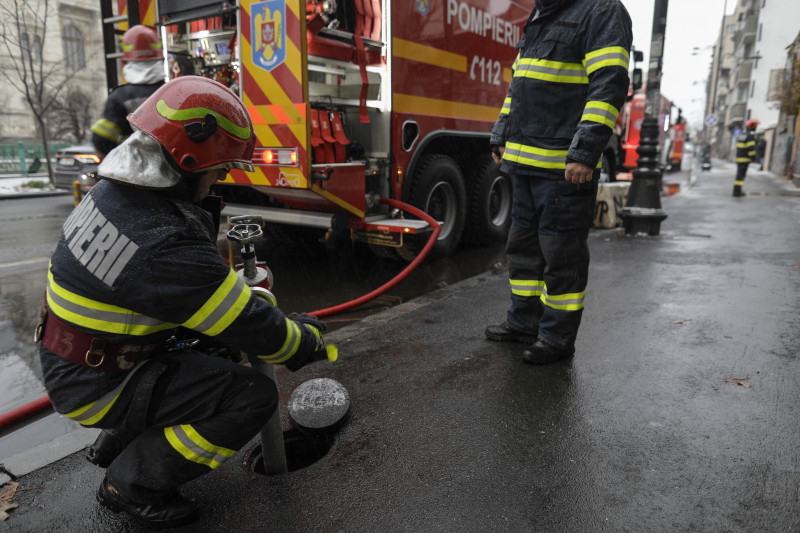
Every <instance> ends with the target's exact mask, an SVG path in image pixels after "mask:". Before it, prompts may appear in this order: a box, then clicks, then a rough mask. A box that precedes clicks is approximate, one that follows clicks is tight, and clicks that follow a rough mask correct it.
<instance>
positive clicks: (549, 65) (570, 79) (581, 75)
mask: <svg viewBox="0 0 800 533" xmlns="http://www.w3.org/2000/svg"><path fill="white" fill-rule="evenodd" d="M514 77H515V78H533V79H537V80H543V81H552V82H556V83H579V84H586V83H589V77H588V76H587V75H586V71H585V70H584V69H583V65H582V64H580V63H563V62H561V61H551V60H549V59H531V58H521V59H520V60H519V62H518V63H517V69H516V70H515V71H514Z"/></svg>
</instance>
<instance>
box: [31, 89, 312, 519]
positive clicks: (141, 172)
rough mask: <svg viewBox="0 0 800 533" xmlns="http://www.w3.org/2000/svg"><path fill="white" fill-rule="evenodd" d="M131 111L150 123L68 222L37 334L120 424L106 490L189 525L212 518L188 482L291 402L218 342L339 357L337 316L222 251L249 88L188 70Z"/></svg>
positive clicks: (56, 377)
mask: <svg viewBox="0 0 800 533" xmlns="http://www.w3.org/2000/svg"><path fill="white" fill-rule="evenodd" d="M128 120H129V121H130V123H131V125H132V126H133V127H134V133H133V134H132V135H131V136H130V137H128V138H127V139H126V140H125V141H124V142H123V143H122V144H121V145H120V146H118V147H117V148H115V149H114V150H112V151H111V152H110V153H109V154H108V156H107V157H106V158H105V159H104V160H103V162H102V163H101V165H100V167H99V171H98V173H99V175H100V177H101V178H102V179H101V181H100V182H99V183H98V184H97V185H96V186H95V187H94V188H93V189H92V190H91V192H89V194H87V196H86V197H85V198H84V199H83V201H82V202H81V203H80V205H79V206H78V207H77V208H76V209H75V210H74V212H73V213H72V214H71V215H70V217H69V218H68V219H67V221H66V222H65V224H64V227H63V230H62V234H61V238H60V240H59V242H58V245H57V247H56V250H55V253H54V254H53V257H52V260H51V263H50V268H49V271H48V279H47V291H46V298H45V305H44V308H43V312H42V315H43V320H42V322H41V324H40V325H39V327H38V328H37V335H38V338H39V339H40V341H41V347H40V358H41V363H42V369H43V373H44V381H45V386H46V388H47V392H48V394H49V396H50V399H51V401H52V403H53V405H54V407H55V409H56V410H57V411H58V412H59V413H62V414H64V415H66V416H67V417H68V418H70V419H72V420H74V421H76V422H79V423H80V424H82V425H83V426H86V427H92V428H102V429H103V430H104V431H103V432H102V433H101V435H100V437H99V438H98V440H97V442H96V443H95V445H94V446H93V447H92V448H91V450H90V460H92V461H93V462H95V463H96V464H98V465H100V466H103V467H107V471H106V476H105V479H104V480H103V482H102V484H101V486H100V487H99V489H98V492H97V499H98V501H99V502H100V503H101V504H102V505H104V506H106V507H108V508H110V509H112V510H114V511H117V512H119V511H124V512H126V513H128V514H130V515H132V516H133V517H134V518H136V519H138V520H139V521H141V522H143V523H144V524H145V525H147V526H149V527H173V526H177V525H182V524H185V523H188V522H190V521H192V520H193V519H194V518H196V516H197V509H196V507H195V505H194V504H193V503H192V502H191V501H189V500H187V499H184V498H183V497H182V496H181V495H180V494H179V493H178V491H177V488H178V486H180V485H181V484H183V483H186V482H187V481H189V480H192V479H195V478H197V477H198V476H201V475H202V474H204V473H207V472H209V471H211V470H213V469H214V468H217V467H218V466H220V464H222V463H223V462H224V461H225V460H226V459H228V458H229V457H231V456H232V455H234V453H235V452H236V451H237V450H239V449H240V448H241V447H242V446H244V445H245V444H246V443H247V442H248V441H249V440H250V439H251V438H253V437H254V436H255V435H256V433H257V432H258V431H259V430H260V428H261V427H262V426H263V425H264V423H265V422H266V421H267V420H268V419H269V417H270V416H271V414H272V413H273V412H274V410H275V409H276V407H277V404H278V393H277V388H276V386H275V383H274V382H273V381H272V380H270V379H269V378H267V377H265V376H264V375H262V374H260V373H258V372H256V371H255V370H253V369H251V368H249V367H247V366H244V365H241V364H236V363H234V362H232V361H230V360H228V359H227V358H224V357H219V356H218V355H216V354H215V352H217V351H219V347H220V346H224V347H227V348H230V349H231V350H235V351H236V353H239V351H242V352H245V353H247V354H257V356H258V357H260V358H261V359H262V360H264V361H267V362H269V363H281V364H285V365H286V366H287V367H288V368H289V369H290V370H292V371H294V370H297V369H299V368H301V367H302V366H304V365H305V364H307V363H309V362H312V361H318V360H324V359H326V358H327V357H326V352H325V344H324V342H323V339H322V335H321V333H322V331H323V330H324V328H325V325H324V323H323V322H322V321H320V320H318V319H316V318H315V317H312V316H308V315H290V316H289V317H287V316H285V315H284V314H283V313H282V312H281V311H280V310H279V309H277V308H276V307H274V306H272V305H270V304H269V303H267V302H265V301H264V300H262V299H260V298H257V297H256V296H254V294H253V293H252V292H251V290H250V288H249V287H248V286H247V285H246V284H244V283H243V282H242V281H241V280H240V279H239V278H238V277H237V275H236V273H235V272H234V271H233V270H232V269H231V268H229V267H228V266H226V265H225V263H224V262H223V260H222V258H221V256H220V255H219V253H218V251H217V247H216V237H217V231H218V230H217V226H218V224H219V217H220V202H219V199H217V198H214V197H212V196H208V191H209V187H210V186H211V185H212V184H213V183H214V182H215V181H216V180H219V179H223V178H224V177H225V175H226V174H227V173H228V171H229V170H230V169H232V168H238V169H244V170H249V171H252V170H253V166H252V154H253V147H254V145H255V134H254V132H253V126H252V123H251V120H250V117H249V116H248V114H247V111H246V109H245V106H244V105H243V104H242V102H241V101H240V100H239V99H238V98H237V97H236V96H235V95H234V94H233V93H232V92H231V91H229V90H228V89H227V88H225V87H224V86H223V85H221V84H219V83H217V82H214V81H211V80H209V79H206V78H201V77H196V76H186V77H181V78H177V79H175V80H174V81H171V82H168V83H167V84H165V85H164V86H162V87H161V88H160V89H159V90H158V91H156V92H155V93H153V95H152V96H151V97H150V98H148V99H147V100H145V101H144V102H143V103H142V105H141V106H140V107H139V108H137V109H136V110H135V111H134V112H133V113H131V114H130V115H129V116H128ZM176 339H177V340H176ZM194 339H203V340H201V341H200V342H199V343H197V342H196V341H195V340H194Z"/></svg>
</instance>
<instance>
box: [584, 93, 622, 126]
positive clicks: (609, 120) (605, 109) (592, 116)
mask: <svg viewBox="0 0 800 533" xmlns="http://www.w3.org/2000/svg"><path fill="white" fill-rule="evenodd" d="M618 116H619V109H617V108H616V107H614V106H613V105H611V104H609V103H606V102H602V101H599V100H590V101H588V102H586V105H585V106H584V108H583V116H581V120H588V121H590V122H599V123H600V124H605V125H606V126H608V127H609V128H611V129H614V124H615V123H616V122H617V117H618Z"/></svg>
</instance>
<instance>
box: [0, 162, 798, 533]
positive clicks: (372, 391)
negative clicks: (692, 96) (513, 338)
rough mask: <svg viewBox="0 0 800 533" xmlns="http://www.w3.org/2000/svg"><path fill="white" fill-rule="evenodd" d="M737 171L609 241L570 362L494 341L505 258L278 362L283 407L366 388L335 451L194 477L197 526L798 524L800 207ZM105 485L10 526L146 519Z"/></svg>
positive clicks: (23, 495)
mask: <svg viewBox="0 0 800 533" xmlns="http://www.w3.org/2000/svg"><path fill="white" fill-rule="evenodd" d="M732 181H733V165H730V164H725V163H722V162H715V168H714V170H713V171H712V172H711V173H703V174H700V175H699V177H698V180H697V182H696V183H695V184H694V186H693V187H692V188H690V189H689V188H685V187H683V189H682V192H681V193H680V194H678V195H676V196H673V197H669V198H663V199H662V205H663V207H664V209H665V211H666V212H667V213H668V214H669V218H668V219H667V220H666V221H665V222H664V223H663V224H662V226H661V235H659V236H658V237H647V236H634V237H630V236H625V235H624V234H623V233H622V232H619V231H616V230H609V231H603V232H592V235H591V237H590V248H591V252H592V266H591V271H590V281H589V289H588V291H587V303H586V313H585V314H584V323H583V326H582V328H581V332H580V335H579V339H578V345H577V353H576V357H575V358H574V360H572V361H570V362H566V363H559V364H555V365H550V366H547V367H532V366H529V365H527V364H525V363H524V362H522V361H521V360H520V358H519V353H520V347H519V346H516V345H511V344H502V343H494V342H490V341H487V340H485V339H484V338H483V328H484V327H485V326H486V325H487V324H489V323H493V322H497V321H499V320H502V316H503V313H504V311H505V308H506V306H507V300H508V292H507V291H508V288H507V280H506V272H505V271H504V270H503V269H502V268H501V269H499V270H496V271H493V272H489V273H486V274H482V275H479V276H476V277H472V278H470V279H468V280H465V281H463V282H461V283H457V284H454V285H451V286H448V287H445V288H443V289H441V290H439V291H437V292H435V293H432V294H430V295H427V296H424V297H420V298H417V299H415V300H413V301H411V302H408V303H406V304H403V305H401V306H398V307H394V308H392V309H390V310H388V311H385V312H384V313H381V314H378V315H374V316H371V317H369V318H367V319H365V320H362V321H361V322H359V323H357V324H353V325H351V326H348V327H345V328H342V329H340V330H337V331H335V332H333V333H332V334H331V336H330V339H329V340H333V341H336V342H337V343H338V345H339V348H340V354H341V359H340V361H339V362H338V363H336V364H335V365H330V364H327V363H319V364H316V365H312V366H310V367H306V368H304V369H303V370H301V371H300V372H297V373H295V374H289V373H287V372H285V371H283V370H281V371H280V372H279V373H278V382H279V385H280V389H281V392H282V397H283V398H284V405H282V409H285V398H288V396H289V393H291V391H292V390H294V388H295V387H297V386H298V385H299V384H301V383H303V382H304V381H306V380H308V379H311V378H316V377H330V378H333V379H335V380H337V381H338V382H340V383H342V384H343V385H344V386H345V387H346V388H347V389H348V391H349V393H350V396H351V402H352V407H351V415H350V418H349V420H348V421H347V423H346V424H345V426H344V427H343V428H342V429H341V430H340V431H339V432H338V434H337V435H336V438H335V442H334V444H333V446H332V448H331V449H330V451H329V452H328V453H327V455H326V456H325V457H324V458H322V459H321V460H318V461H317V462H315V463H314V464H312V465H311V466H308V467H307V468H304V469H301V470H297V471H294V472H291V473H289V474H287V475H283V476H267V477H265V476H260V475H257V474H255V473H253V472H251V471H250V470H248V469H245V468H244V467H243V466H242V464H243V462H244V461H245V460H246V458H247V455H248V452H249V451H250V450H252V447H253V446H254V445H255V444H256V443H255V441H253V442H251V444H249V445H248V446H246V447H245V448H244V449H243V451H242V452H241V453H240V454H238V455H237V456H236V457H235V458H233V459H231V460H230V461H228V462H227V463H225V465H223V466H222V467H221V468H220V469H219V470H217V471H215V472H213V473H211V474H209V475H208V476H206V477H204V478H200V479H199V480H196V481H194V482H192V483H189V484H187V485H186V486H185V487H184V493H185V494H187V495H188V496H191V497H193V498H195V499H196V500H197V501H198V502H199V503H200V505H201V507H202V517H201V519H200V522H199V523H197V524H194V525H192V526H189V527H186V528H184V530H186V531H230V530H236V531H281V532H283V531H286V532H307V531H321V532H339V531H358V532H361V531H364V532H372V531H420V532H428V531H448V532H449V531H459V532H463V531H466V532H473V531H474V532H485V531H510V532H517V531H548V532H549V531H553V532H561V531H580V532H582V531H614V532H616V531H658V532H660V531H699V532H706V531H713V532H717V531H731V532H752V531H787V532H789V531H798V530H800V451H798V446H797V442H798V441H800V423H798V415H799V414H800V413H798V411H799V410H800V406H798V402H797V398H798V395H800V369H798V346H800V319H799V318H798V317H800V314H799V313H798V311H800V302H798V298H797V294H798V289H800V231H798V229H800V228H799V226H800V197H798V196H788V195H785V194H783V192H784V190H783V188H782V184H781V183H780V182H778V181H777V180H776V179H775V178H774V177H772V176H770V175H768V174H766V173H757V172H751V174H750V176H748V181H747V183H746V186H745V189H746V190H747V191H748V192H749V193H750V195H749V196H748V197H746V198H743V199H734V198H732V197H731V196H730V190H731V186H732ZM684 185H685V184H684ZM284 423H285V424H286V425H287V426H288V421H287V420H285V413H284ZM102 476H103V473H102V471H101V470H100V469H97V468H96V467H93V466H92V465H89V464H88V463H86V462H85V461H83V459H82V458H81V454H80V453H78V454H74V455H71V456H69V457H67V458H66V459H64V460H62V461H59V462H57V463H55V464H53V465H51V466H48V467H46V468H43V469H40V470H37V471H35V472H33V473H31V474H28V475H25V476H23V477H22V478H21V480H20V482H21V485H20V488H25V489H28V490H26V491H25V492H18V493H17V495H16V496H15V499H14V501H15V502H17V503H19V505H20V507H19V508H18V509H15V510H14V511H12V512H13V513H14V514H13V517H12V519H11V520H9V521H7V522H3V523H0V531H3V530H8V531H12V530H13V531H45V530H46V531H108V530H111V529H113V530H115V531H136V530H138V528H137V527H136V526H135V525H134V524H133V523H132V522H131V521H130V520H129V519H127V518H125V517H120V516H117V515H113V514H112V513H109V512H107V511H106V510H104V509H102V508H100V507H98V506H97V504H96V503H95V502H94V495H93V493H94V490H95V489H96V487H97V485H98V484H99V482H100V480H101V479H102ZM9 528H11V529H9Z"/></svg>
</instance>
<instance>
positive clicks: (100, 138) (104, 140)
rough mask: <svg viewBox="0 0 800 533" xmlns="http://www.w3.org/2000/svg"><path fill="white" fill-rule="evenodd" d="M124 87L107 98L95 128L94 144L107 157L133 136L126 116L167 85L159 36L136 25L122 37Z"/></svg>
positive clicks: (93, 131) (102, 155)
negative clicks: (165, 83)
mask: <svg viewBox="0 0 800 533" xmlns="http://www.w3.org/2000/svg"><path fill="white" fill-rule="evenodd" d="M122 62H123V63H122V75H123V78H124V80H125V85H120V86H119V87H115V88H114V89H113V90H112V91H111V94H109V95H108V100H106V105H105V108H104V109H103V116H102V117H100V118H99V119H98V120H97V122H95V123H94V124H92V127H91V128H90V129H91V131H92V144H93V145H94V148H95V150H97V153H98V154H100V156H101V157H105V156H106V155H107V154H108V153H109V152H110V151H111V150H113V149H114V148H116V147H117V146H118V145H119V144H120V143H121V142H122V141H124V140H125V139H127V138H128V136H129V135H130V134H131V133H133V130H132V129H131V126H130V124H128V119H127V116H128V115H129V114H130V113H131V112H132V111H133V110H134V109H136V108H137V107H139V105H140V104H141V103H142V102H144V101H145V100H146V99H147V97H149V96H150V95H151V94H153V93H154V92H155V91H156V90H157V89H158V88H159V87H161V86H162V85H163V84H164V78H165V76H164V50H163V48H162V45H161V40H160V39H159V38H158V34H157V33H156V32H155V31H154V30H153V29H151V28H148V27H147V26H142V25H137V26H134V27H133V28H131V29H129V30H128V31H126V32H125V34H124V35H123V36H122Z"/></svg>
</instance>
